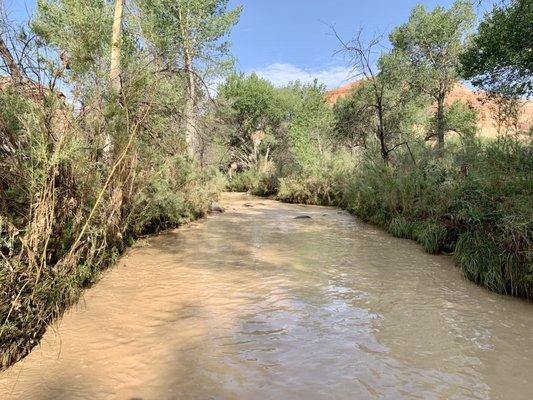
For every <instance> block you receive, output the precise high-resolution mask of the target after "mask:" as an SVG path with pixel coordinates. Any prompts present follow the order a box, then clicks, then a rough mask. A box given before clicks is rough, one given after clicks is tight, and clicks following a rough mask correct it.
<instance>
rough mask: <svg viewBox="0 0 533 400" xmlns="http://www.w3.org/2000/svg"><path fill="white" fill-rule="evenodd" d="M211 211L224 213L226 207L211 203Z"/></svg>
mask: <svg viewBox="0 0 533 400" xmlns="http://www.w3.org/2000/svg"><path fill="white" fill-rule="evenodd" d="M209 211H211V212H218V213H223V212H224V211H226V210H224V207H222V206H221V205H220V204H218V203H211V205H210V206H209Z"/></svg>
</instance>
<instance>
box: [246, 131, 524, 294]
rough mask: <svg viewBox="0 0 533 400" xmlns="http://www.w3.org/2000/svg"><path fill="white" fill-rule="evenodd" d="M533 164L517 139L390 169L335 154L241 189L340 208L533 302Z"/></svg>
mask: <svg viewBox="0 0 533 400" xmlns="http://www.w3.org/2000/svg"><path fill="white" fill-rule="evenodd" d="M532 176H533V159H532V157H531V147H530V144H528V143H527V142H524V141H518V140H514V139H508V140H498V141H488V142H485V143H482V142H472V143H471V144H470V145H468V146H465V145H461V146H454V145H453V144H450V145H448V146H447V149H446V153H445V155H444V156H443V157H441V158H436V157H435V156H434V154H433V153H432V151H431V150H428V149H427V148H418V149H417V151H416V152H415V153H414V154H413V153H411V154H409V153H407V152H404V153H402V154H401V155H400V156H399V157H398V158H396V159H395V160H394V161H391V162H390V163H389V164H388V165H387V164H384V163H383V162H381V161H379V160H377V161H375V159H373V158H371V157H365V156H363V157H354V156H351V155H347V154H343V153H337V154H329V155H328V154H326V155H325V156H323V157H322V158H320V159H319V160H318V161H317V162H316V163H315V164H312V165H309V166H306V167H304V168H295V169H293V172H291V173H289V174H283V173H281V174H280V173H279V172H274V173H271V174H262V173H257V172H256V173H254V172H253V171H247V172H246V173H245V174H244V175H243V176H242V177H239V178H237V179H236V180H235V185H236V187H237V188H239V189H242V188H243V187H248V188H249V190H251V191H252V192H253V193H255V194H259V195H262V194H273V195H275V196H276V198H277V199H278V200H281V201H285V202H293V203H303V204H321V205H335V206H338V207H341V208H344V209H346V210H348V211H350V212H351V213H353V214H355V215H356V216H358V217H359V218H361V219H362V220H364V221H367V222H370V223H372V224H374V225H376V226H379V227H380V228H382V229H385V230H386V231H387V232H390V233H392V234H393V235H395V236H396V237H400V238H408V239H413V240H416V241H417V242H418V243H420V244H421V245H422V246H423V247H424V248H425V249H426V251H428V252H429V253H451V254H454V256H455V259H456V261H457V263H458V265H459V266H460V267H461V269H462V270H463V272H464V274H465V276H466V277H467V278H468V279H470V280H472V281H473V282H475V283H477V284H479V285H481V286H483V287H486V288H487V289H489V290H491V291H494V292H497V293H503V294H509V295H514V296H519V297H525V298H528V299H531V298H532V297H533V209H532V208H531V201H532V199H533V180H532V179H531V177H532Z"/></svg>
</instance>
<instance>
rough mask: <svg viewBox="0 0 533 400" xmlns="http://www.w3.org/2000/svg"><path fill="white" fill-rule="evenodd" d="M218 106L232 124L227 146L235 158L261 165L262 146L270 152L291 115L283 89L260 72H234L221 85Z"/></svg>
mask: <svg viewBox="0 0 533 400" xmlns="http://www.w3.org/2000/svg"><path fill="white" fill-rule="evenodd" d="M217 105H218V107H217V109H218V112H219V113H220V114H221V115H222V116H223V117H224V119H225V121H226V124H227V125H228V126H229V132H228V135H227V138H226V145H227V146H228V148H229V150H230V152H231V153H232V161H236V162H239V163H241V164H242V165H244V166H246V167H249V168H255V167H257V166H258V162H259V155H260V154H259V151H260V150H261V149H260V147H259V146H261V145H263V147H266V148H264V152H265V155H266V153H269V152H270V146H271V145H272V144H273V143H274V142H275V140H276V136H277V134H278V131H279V128H280V127H281V125H282V123H283V122H284V121H285V120H286V117H287V111H288V110H287V107H286V103H285V102H284V101H283V99H282V97H280V92H279V90H277V89H276V88H274V86H273V85H272V84H271V83H270V82H268V81H266V80H264V79H261V78H260V77H258V76H257V75H256V74H251V75H249V76H246V75H244V74H233V75H231V76H229V77H228V78H227V80H226V81H225V82H224V83H223V84H222V85H220V86H219V88H218V97H217ZM259 139H260V140H259Z"/></svg>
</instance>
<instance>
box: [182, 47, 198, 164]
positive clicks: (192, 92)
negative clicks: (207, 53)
mask: <svg viewBox="0 0 533 400" xmlns="http://www.w3.org/2000/svg"><path fill="white" fill-rule="evenodd" d="M185 69H186V74H187V95H186V98H185V110H184V118H185V120H184V127H185V141H186V142H187V151H188V153H189V156H190V157H191V158H195V157H196V150H197V149H196V147H197V143H196V113H195V109H194V106H195V104H196V83H195V76H194V71H193V65H192V57H191V56H190V53H189V49H187V48H185Z"/></svg>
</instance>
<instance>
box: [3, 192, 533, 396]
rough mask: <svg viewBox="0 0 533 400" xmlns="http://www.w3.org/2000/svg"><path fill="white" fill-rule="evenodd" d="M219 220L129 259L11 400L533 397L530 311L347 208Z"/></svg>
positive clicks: (278, 210)
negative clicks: (359, 219)
mask: <svg viewBox="0 0 533 400" xmlns="http://www.w3.org/2000/svg"><path fill="white" fill-rule="evenodd" d="M222 205H223V206H225V207H226V208H227V210H226V212H225V213H223V214H217V215H212V216H210V217H208V218H207V219H205V220H202V221H197V222H195V223H193V224H190V225H189V226H186V227H183V228H180V229H177V230H175V231H172V232H170V233H166V234H163V235H159V236H156V237H153V238H149V239H146V240H143V241H141V242H140V243H139V244H138V245H136V246H135V248H133V249H132V250H130V251H129V252H128V253H127V254H126V255H125V256H124V257H123V258H122V259H121V260H120V262H119V264H118V265H117V266H116V267H115V268H112V269H110V270H109V271H107V272H106V273H105V274H104V276H103V278H102V279H101V281H100V282H99V283H98V284H96V285H95V286H94V287H93V288H91V289H89V290H88V291H87V292H86V293H85V296H84V298H83V300H82V301H81V302H80V304H79V305H78V306H76V307H74V308H73V309H71V310H70V311H69V312H68V313H67V314H66V315H65V316H64V318H63V320H62V321H61V322H60V324H58V325H57V326H55V327H52V328H50V329H49V330H48V332H47V333H46V335H45V336H44V338H43V341H42V344H41V346H39V347H38V348H35V349H34V350H33V351H32V353H31V354H30V355H29V356H28V357H27V358H26V359H25V360H23V361H22V362H20V363H18V364H16V365H15V366H14V367H12V368H11V369H9V370H8V371H6V372H4V373H2V374H0V398H1V399H4V400H8V399H24V400H33V399H39V400H48V399H49V400H52V399H53V400H59V399H143V400H148V399H239V400H240V399H251V400H252V399H253V400H256V399H257V400H260V399H280V400H281V399H289V400H290V399H374V398H376V399H378V398H379V399H382V398H383V399H400V398H408V399H415V398H416V399H514V400H517V399H531V398H533V304H531V303H527V302H525V301H522V300H519V299H515V298H511V297H506V296H500V295H496V294H493V293H490V292H488V291H487V290H485V289H482V288H480V287H478V286H476V285H474V284H472V283H471V282H469V281H467V280H466V279H465V278H464V277H463V276H462V274H461V272H460V270H459V269H458V268H457V267H456V266H455V265H454V262H453V259H452V258H451V257H448V256H436V255H430V254H426V253H425V252H424V251H423V249H422V248H421V247H420V246H419V245H418V244H416V243H415V242H412V241H409V240H402V239H397V238H394V237H392V236H390V235H388V234H386V233H384V232H382V231H381V230H379V229H377V228H375V227H372V226H370V225H367V224H364V223H362V222H360V221H358V220H357V219H356V218H354V217H353V216H351V215H349V214H348V213H346V212H344V211H340V210H338V209H336V208H327V207H315V206H300V205H290V204H282V203H278V202H275V201H272V200H266V199H260V198H255V197H252V196H247V195H243V194H226V195H224V197H223V199H222ZM303 215H306V216H310V217H311V218H299V219H295V217H296V216H303Z"/></svg>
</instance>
